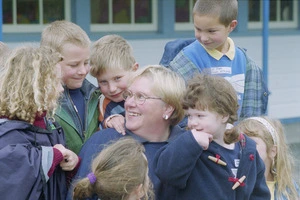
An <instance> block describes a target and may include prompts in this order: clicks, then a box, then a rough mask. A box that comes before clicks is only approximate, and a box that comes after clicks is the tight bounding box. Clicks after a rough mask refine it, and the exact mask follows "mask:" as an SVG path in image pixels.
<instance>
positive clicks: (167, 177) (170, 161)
mask: <svg viewBox="0 0 300 200" xmlns="http://www.w3.org/2000/svg"><path fill="white" fill-rule="evenodd" d="M221 149H222V151H221ZM225 153H227V151H224V149H223V148H221V146H220V145H218V144H217V143H215V142H211V144H210V145H209V148H208V149H207V150H203V149H202V147H201V146H200V145H199V144H198V143H197V141H196V140H195V139H194V137H193V135H192V133H191V131H187V132H185V133H184V134H181V135H180V136H179V137H177V138H176V139H175V140H173V141H172V142H170V143H169V144H168V145H166V146H164V147H163V148H161V149H160V150H159V151H158V152H157V154H156V157H155V160H154V168H155V172H156V174H157V176H158V177H159V178H160V180H161V181H162V182H163V183H164V184H167V185H170V186H173V187H174V188H176V192H175V193H168V194H166V195H167V196H168V197H172V198H167V199H170V200H171V199H172V200H176V199H178V200H182V199H184V200H198V199H201V200H212V199H213V200H214V199H216V200H219V199H220V200H221V199H222V200H250V199H251V200H267V199H270V192H269V189H268V187H267V184H266V180H265V177H264V171H265V166H264V163H263V161H262V160H261V158H260V157H259V154H258V152H257V151H256V144H255V142H254V141H253V140H251V139H250V138H248V137H245V140H244V141H243V142H241V151H240V163H239V167H238V171H237V178H241V177H242V176H246V179H245V180H244V182H243V183H244V184H245V185H244V186H239V187H237V188H236V189H235V190H233V189H232V186H233V185H234V182H235V181H234V179H233V178H234V175H233V174H232V171H231V169H230V168H229V167H228V166H222V165H219V164H217V163H215V162H213V161H211V160H209V159H208V156H213V157H215V155H216V154H218V155H220V156H221V157H220V159H221V160H223V161H225V162H226V160H225V159H224V157H223V156H224V154H225Z"/></svg>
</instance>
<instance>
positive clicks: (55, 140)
mask: <svg viewBox="0 0 300 200" xmlns="http://www.w3.org/2000/svg"><path fill="white" fill-rule="evenodd" d="M0 121H3V119H0ZM64 142H65V141H64V134H63V130H62V129H61V127H59V126H55V125H54V124H53V123H52V122H51V121H49V123H48V130H46V129H42V128H39V127H36V126H33V125H31V124H29V123H27V122H23V121H16V120H6V121H4V122H2V123H0V169H1V170H0V199H3V200H9V199H16V200H18V199H22V200H27V199H28V200H32V199H36V200H38V199H43V200H64V199H65V198H66V194H67V186H66V176H65V172H64V171H63V170H62V169H61V168H60V167H59V166H57V168H56V169H55V171H54V173H53V174H52V176H50V177H49V176H48V174H47V173H48V171H49V169H50V167H51V165H52V162H53V147H52V146H54V145H55V144H63V145H64Z"/></svg>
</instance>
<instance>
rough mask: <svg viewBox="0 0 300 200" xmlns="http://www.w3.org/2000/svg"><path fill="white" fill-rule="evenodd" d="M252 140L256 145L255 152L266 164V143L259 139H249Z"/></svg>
mask: <svg viewBox="0 0 300 200" xmlns="http://www.w3.org/2000/svg"><path fill="white" fill-rule="evenodd" d="M250 138H251V139H252V140H254V141H255V143H256V150H257V151H258V153H259V156H260V157H261V159H262V160H263V161H264V162H266V160H267V159H268V153H267V145H266V143H265V142H264V141H263V140H262V139H261V138H259V137H250Z"/></svg>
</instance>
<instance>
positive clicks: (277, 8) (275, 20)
mask: <svg viewBox="0 0 300 200" xmlns="http://www.w3.org/2000/svg"><path fill="white" fill-rule="evenodd" d="M297 6H298V0H270V15H269V18H270V19H269V21H270V23H269V27H270V28H296V27H297V23H298V22H297V19H298V13H297ZM248 17H249V28H250V29H255V28H257V29H261V28H262V20H263V1H262V0H249V16H248Z"/></svg>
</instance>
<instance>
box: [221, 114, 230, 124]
mask: <svg viewBox="0 0 300 200" xmlns="http://www.w3.org/2000/svg"><path fill="white" fill-rule="evenodd" d="M228 119H229V115H226V116H222V123H226V124H227V121H228Z"/></svg>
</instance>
